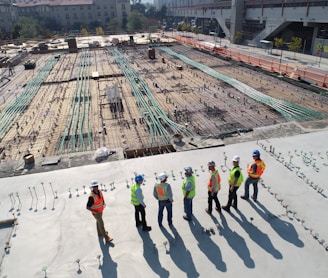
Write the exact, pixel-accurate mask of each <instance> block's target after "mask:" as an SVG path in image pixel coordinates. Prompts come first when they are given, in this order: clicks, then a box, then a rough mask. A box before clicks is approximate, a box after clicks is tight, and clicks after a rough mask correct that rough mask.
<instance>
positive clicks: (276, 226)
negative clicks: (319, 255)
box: [249, 201, 304, 247]
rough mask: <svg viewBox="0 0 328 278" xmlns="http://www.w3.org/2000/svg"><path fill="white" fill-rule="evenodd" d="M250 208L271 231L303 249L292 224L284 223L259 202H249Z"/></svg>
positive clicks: (302, 244)
mask: <svg viewBox="0 0 328 278" xmlns="http://www.w3.org/2000/svg"><path fill="white" fill-rule="evenodd" d="M249 203H250V205H251V207H252V208H253V209H254V210H255V211H256V212H257V213H258V214H259V215H260V216H261V217H262V218H263V219H264V220H266V221H267V222H268V223H269V224H270V226H271V227H272V229H273V230H275V232H276V233H277V234H278V235H279V236H280V237H281V238H282V239H284V240H286V241H288V242H290V243H292V244H294V245H295V246H297V247H304V243H303V241H301V240H300V239H299V238H298V234H297V232H296V229H295V228H294V226H293V224H291V223H289V222H287V221H284V220H282V219H280V218H279V217H277V216H276V215H274V214H273V213H271V212H270V211H269V210H268V209H267V208H266V207H265V206H263V204H261V203H260V202H259V201H257V202H256V203H253V202H251V201H250V202H249Z"/></svg>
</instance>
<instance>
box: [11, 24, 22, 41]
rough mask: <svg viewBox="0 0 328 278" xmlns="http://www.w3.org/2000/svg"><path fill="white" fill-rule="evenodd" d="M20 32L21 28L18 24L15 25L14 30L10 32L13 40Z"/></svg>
mask: <svg viewBox="0 0 328 278" xmlns="http://www.w3.org/2000/svg"><path fill="white" fill-rule="evenodd" d="M21 30H22V26H21V25H19V24H15V26H14V30H13V32H12V37H13V39H18V38H19V36H20V31H21Z"/></svg>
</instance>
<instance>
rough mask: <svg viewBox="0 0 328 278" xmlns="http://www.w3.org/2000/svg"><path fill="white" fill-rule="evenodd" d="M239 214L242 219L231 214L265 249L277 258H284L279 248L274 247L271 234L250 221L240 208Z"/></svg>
mask: <svg viewBox="0 0 328 278" xmlns="http://www.w3.org/2000/svg"><path fill="white" fill-rule="evenodd" d="M238 214H239V216H240V219H239V218H238V217H236V216H235V215H233V214H231V216H232V218H234V219H235V220H236V221H237V222H238V224H239V225H240V226H241V227H242V228H243V229H244V230H245V232H246V233H248V235H249V237H250V238H251V239H252V240H253V241H254V242H255V243H256V244H257V245H258V246H260V247H261V248H262V249H263V250H265V251H266V252H268V253H269V254H271V255H272V256H273V257H274V258H275V259H282V258H283V256H282V254H281V253H280V252H279V250H277V249H276V248H274V246H273V244H272V242H271V240H270V238H269V236H268V235H267V234H265V233H263V232H262V231H261V230H260V229H259V228H257V227H256V226H254V225H253V224H252V223H251V222H249V221H248V220H247V219H246V217H245V215H244V214H243V213H241V211H240V210H238Z"/></svg>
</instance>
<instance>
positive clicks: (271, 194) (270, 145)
mask: <svg viewBox="0 0 328 278" xmlns="http://www.w3.org/2000/svg"><path fill="white" fill-rule="evenodd" d="M327 136H328V131H327V130H324V131H319V132H312V133H307V134H302V135H296V136H291V137H287V138H274V139H265V140H259V141H250V142H244V143H239V144H232V145H227V146H223V147H217V148H208V149H202V150H193V151H186V152H178V153H170V154H164V155H158V156H152V157H144V158H137V159H129V160H118V161H110V162H105V163H100V164H96V165H87V166H82V167H75V168H67V169H63V170H57V171H51V172H43V173H37V174H29V175H21V176H17V177H8V178H2V179H0V188H1V191H0V220H3V221H4V220H8V219H14V218H17V223H18V224H17V225H15V226H14V227H13V228H10V227H9V228H8V227H7V226H3V227H2V229H1V230H2V231H3V232H2V233H0V235H1V237H4V238H2V241H1V243H2V242H4V243H5V242H8V241H9V248H6V250H4V248H2V249H1V250H2V254H1V255H2V265H1V270H0V277H3V278H4V277H27V278H29V277H45V276H46V277H218V276H220V277H237V276H241V275H242V276H243V277H263V276H265V277H327V274H328V264H327V258H328V257H327V256H328V251H327V243H328V223H327V217H326V216H325V213H326V211H327V209H328V203H327V202H328V200H327V196H328V185H327V183H326V181H327V167H328V149H327V145H326V142H327ZM254 149H258V150H260V152H261V153H262V159H263V160H264V161H265V163H266V165H267V169H266V171H265V173H264V175H263V182H261V184H260V185H259V201H258V202H257V203H254V202H253V201H244V200H242V199H240V196H241V195H242V194H243V192H244V185H242V186H241V188H240V189H239V190H238V198H239V199H238V201H239V203H238V207H239V211H235V210H234V209H232V212H231V214H229V213H227V212H225V211H224V212H223V214H222V215H219V214H218V213H217V212H216V211H214V212H213V215H212V216H209V215H207V214H206V212H205V211H204V209H205V208H206V206H207V187H206V184H207V180H208V177H209V172H208V170H207V166H206V165H207V162H208V161H210V160H214V161H215V162H216V164H217V168H218V169H219V172H220V174H221V180H222V189H221V191H220V193H219V200H220V202H221V205H225V204H226V202H227V199H228V186H227V184H228V183H227V179H228V174H229V170H228V168H229V167H231V165H232V163H231V159H232V157H233V156H234V155H239V156H240V157H241V163H240V165H241V167H242V169H243V171H242V172H243V175H244V177H245V176H246V168H247V164H248V163H249V162H251V161H252V158H251V153H252V151H253V150H254ZM270 150H271V152H270ZM225 157H226V160H225ZM186 166H191V167H192V168H193V169H194V170H196V171H195V173H196V183H197V189H196V190H197V193H196V196H195V198H194V201H193V212H194V217H193V221H192V222H190V223H188V222H186V221H185V220H183V218H182V216H183V203H182V199H183V197H182V192H181V184H182V181H183V179H182V176H181V171H183V168H184V167H186ZM163 171H166V173H168V174H169V179H168V182H169V183H170V184H171V186H172V189H173V194H174V203H173V223H174V227H172V228H170V227H169V226H168V225H167V222H166V214H164V221H163V224H164V228H163V229H162V230H161V229H160V228H159V227H158V224H157V208H158V204H157V202H156V200H155V199H154V198H153V196H152V192H153V186H154V184H155V182H156V176H157V175H158V174H159V173H160V172H163ZM135 173H140V174H144V175H145V179H146V181H145V184H144V186H143V187H142V189H143V194H144V197H145V202H146V204H147V208H146V213H147V221H148V224H149V225H150V226H152V231H150V232H149V233H147V232H143V231H142V230H138V229H137V228H136V227H135V223H134V208H133V206H132V205H131V204H130V186H131V180H132V179H133V177H134V174H135ZM173 175H174V176H173ZM93 179H97V180H98V181H99V182H101V183H103V184H104V185H105V186H102V187H101V188H102V189H103V193H104V196H105V200H106V202H107V208H106V209H105V211H104V221H105V226H106V228H107V229H108V231H109V234H110V235H111V236H112V237H113V238H114V241H113V243H112V244H107V245H105V244H104V242H103V241H102V240H99V239H98V237H97V231H96V226H95V220H94V218H93V217H92V216H91V214H90V212H89V211H87V210H86V209H85V206H86V202H87V198H88V193H89V188H88V185H89V183H90V181H91V180H93ZM42 183H43V185H42ZM50 183H51V185H50ZM83 186H85V188H84V187H83ZM251 193H252V189H251ZM56 197H58V198H56ZM8 229H12V230H11V231H10V232H11V233H8V232H4V231H8ZM8 235H9V236H8ZM2 247H4V246H2Z"/></svg>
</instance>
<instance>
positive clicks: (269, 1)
mask: <svg viewBox="0 0 328 278" xmlns="http://www.w3.org/2000/svg"><path fill="white" fill-rule="evenodd" d="M155 3H156V5H157V7H160V6H162V5H165V6H166V7H167V11H168V16H171V17H173V18H174V19H175V22H176V23H178V22H181V21H188V22H192V21H195V22H196V24H195V25H196V26H197V27H199V28H200V29H201V31H202V32H203V33H205V34H210V32H212V34H213V33H217V35H218V36H222V37H224V36H225V37H226V38H229V39H231V41H232V42H236V38H237V36H236V35H237V34H238V36H239V37H241V39H240V40H241V41H242V42H243V43H245V44H252V45H257V44H258V43H259V42H260V41H261V40H271V41H272V40H273V39H274V38H275V37H281V38H283V39H284V41H286V42H288V41H290V40H291V38H292V37H300V38H302V40H303V48H304V51H305V52H307V53H315V52H316V51H317V46H318V45H323V46H325V45H327V48H328V40H327V39H328V17H327V9H328V2H327V1H321V0H295V1H281V0H232V1H225V0H219V1H215V2H214V0H157V1H156V2H155ZM325 39H326V41H325ZM323 55H328V49H327V51H326V52H324V53H323ZM326 57H328V56H326Z"/></svg>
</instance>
